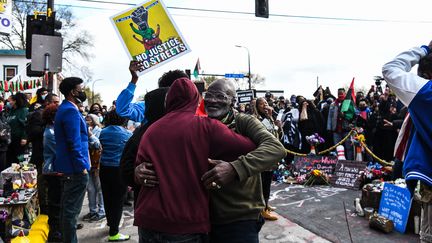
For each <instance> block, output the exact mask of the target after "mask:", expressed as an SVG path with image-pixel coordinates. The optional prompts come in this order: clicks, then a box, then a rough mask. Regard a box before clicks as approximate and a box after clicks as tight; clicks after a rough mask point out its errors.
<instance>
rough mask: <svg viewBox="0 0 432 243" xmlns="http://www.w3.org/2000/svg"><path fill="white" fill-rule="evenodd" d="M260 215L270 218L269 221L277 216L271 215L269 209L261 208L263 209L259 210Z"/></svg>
mask: <svg viewBox="0 0 432 243" xmlns="http://www.w3.org/2000/svg"><path fill="white" fill-rule="evenodd" d="M261 216H262V217H263V218H264V219H266V220H271V221H274V220H277V219H278V217H276V216H274V215H272V213H271V212H270V211H269V210H263V211H261Z"/></svg>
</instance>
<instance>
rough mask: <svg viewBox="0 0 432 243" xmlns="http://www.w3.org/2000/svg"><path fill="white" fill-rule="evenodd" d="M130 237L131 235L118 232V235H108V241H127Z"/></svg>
mask: <svg viewBox="0 0 432 243" xmlns="http://www.w3.org/2000/svg"><path fill="white" fill-rule="evenodd" d="M129 239H130V236H129V235H124V234H120V233H117V234H116V235H113V236H109V237H108V241H126V240H129Z"/></svg>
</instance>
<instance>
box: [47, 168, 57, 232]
mask: <svg viewBox="0 0 432 243" xmlns="http://www.w3.org/2000/svg"><path fill="white" fill-rule="evenodd" d="M44 177H45V179H46V182H47V184H48V225H49V229H50V230H49V233H50V234H51V233H53V232H60V220H61V219H60V213H61V205H60V203H61V177H60V176H56V175H44Z"/></svg>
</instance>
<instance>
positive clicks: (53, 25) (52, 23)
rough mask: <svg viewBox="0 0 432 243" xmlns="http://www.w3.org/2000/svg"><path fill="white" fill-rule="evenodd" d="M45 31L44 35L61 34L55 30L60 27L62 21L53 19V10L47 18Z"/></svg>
mask: <svg viewBox="0 0 432 243" xmlns="http://www.w3.org/2000/svg"><path fill="white" fill-rule="evenodd" d="M47 26H48V28H47V33H46V35H52V36H61V33H60V32H57V31H56V30H59V29H61V27H62V22H61V21H59V20H56V19H55V12H53V13H52V14H51V17H48V18H47Z"/></svg>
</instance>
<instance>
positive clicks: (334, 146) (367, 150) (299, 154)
mask: <svg viewBox="0 0 432 243" xmlns="http://www.w3.org/2000/svg"><path fill="white" fill-rule="evenodd" d="M354 133H357V132H356V131H355V129H353V130H351V131H350V132H349V133H348V135H346V136H345V137H344V138H343V139H342V140H341V141H339V142H338V143H337V144H335V145H333V146H332V147H330V148H328V149H326V150H323V151H321V152H319V153H318V155H323V154H326V153H328V152H330V151H332V150H334V149H335V148H336V147H337V146H339V145H341V144H343V143H344V142H345V141H346V140H347V139H348V138H349V137H350V136H351V135H353V134H354ZM360 144H361V146H362V147H363V148H364V149H365V151H366V152H367V153H368V154H369V155H370V156H372V158H374V159H375V160H376V161H378V162H379V163H380V164H381V165H384V166H392V165H393V164H392V163H390V162H387V161H385V160H383V159H380V158H378V156H376V155H375V154H374V153H373V152H372V151H371V150H370V149H369V148H368V147H367V145H366V144H365V143H364V142H363V141H362V142H360ZM285 151H286V152H287V153H289V154H293V155H296V156H302V157H305V156H307V155H308V154H303V153H297V152H294V151H291V150H289V149H285Z"/></svg>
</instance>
